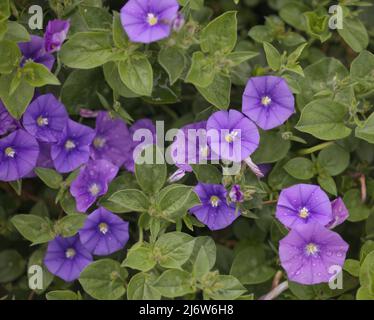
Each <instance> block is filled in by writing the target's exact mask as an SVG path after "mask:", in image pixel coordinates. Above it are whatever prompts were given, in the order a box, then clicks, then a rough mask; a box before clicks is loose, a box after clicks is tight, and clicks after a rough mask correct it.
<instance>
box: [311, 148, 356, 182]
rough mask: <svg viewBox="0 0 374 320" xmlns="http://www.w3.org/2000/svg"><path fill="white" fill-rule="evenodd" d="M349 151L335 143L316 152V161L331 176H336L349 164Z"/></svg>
mask: <svg viewBox="0 0 374 320" xmlns="http://www.w3.org/2000/svg"><path fill="white" fill-rule="evenodd" d="M349 158H350V157H349V152H347V151H346V150H345V149H343V148H342V147H340V146H339V145H337V144H333V145H331V146H329V147H327V148H325V149H323V150H322V151H321V152H320V153H319V154H318V163H319V164H320V166H321V167H322V168H323V169H324V170H326V171H327V173H329V174H330V175H331V176H337V175H339V174H340V173H342V172H343V171H344V170H345V169H347V167H348V165H349Z"/></svg>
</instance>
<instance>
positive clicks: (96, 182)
mask: <svg viewBox="0 0 374 320" xmlns="http://www.w3.org/2000/svg"><path fill="white" fill-rule="evenodd" d="M117 172H118V168H117V167H116V166H115V165H113V164H112V163H111V162H109V161H106V160H96V161H89V162H88V163H87V165H86V166H84V167H83V168H81V169H80V172H79V174H78V176H77V178H76V179H75V180H74V181H73V182H72V184H71V187H70V192H71V194H72V195H73V197H74V198H75V200H76V202H77V210H78V211H80V212H86V210H87V209H88V208H89V207H90V206H91V205H92V204H94V202H95V201H96V199H97V198H98V197H99V196H102V195H104V194H105V193H106V192H107V191H108V185H109V183H110V182H111V181H112V180H113V179H114V177H115V176H116V175H117Z"/></svg>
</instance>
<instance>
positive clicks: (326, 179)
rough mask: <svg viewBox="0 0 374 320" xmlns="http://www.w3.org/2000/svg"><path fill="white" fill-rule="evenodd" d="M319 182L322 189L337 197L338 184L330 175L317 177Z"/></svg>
mask: <svg viewBox="0 0 374 320" xmlns="http://www.w3.org/2000/svg"><path fill="white" fill-rule="evenodd" d="M317 181H318V184H319V185H320V186H321V187H322V189H324V190H326V191H327V192H328V193H330V194H332V195H334V196H337V194H338V190H337V188H336V183H335V181H334V179H333V178H332V177H331V176H329V175H328V174H320V175H319V176H318V177H317Z"/></svg>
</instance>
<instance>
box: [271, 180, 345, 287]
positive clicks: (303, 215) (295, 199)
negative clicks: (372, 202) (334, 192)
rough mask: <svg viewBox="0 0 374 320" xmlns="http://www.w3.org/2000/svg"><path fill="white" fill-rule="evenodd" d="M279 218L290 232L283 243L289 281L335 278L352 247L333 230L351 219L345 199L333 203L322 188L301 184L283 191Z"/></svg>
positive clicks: (281, 242) (281, 258) (280, 251)
mask: <svg viewBox="0 0 374 320" xmlns="http://www.w3.org/2000/svg"><path fill="white" fill-rule="evenodd" d="M276 217H277V218H278V220H279V221H280V222H282V223H283V224H284V226H286V227H287V228H289V229H290V232H289V234H288V235H287V236H286V237H285V238H283V239H282V240H281V241H280V243H279V257H280V261H281V264H282V266H283V268H284V269H285V270H286V272H287V275H288V279H289V280H292V281H295V282H298V283H302V284H307V285H310V284H317V283H322V282H329V281H331V280H332V279H334V277H335V276H336V274H335V273H336V268H335V267H336V266H338V267H340V268H341V267H342V266H343V264H344V260H345V256H346V253H347V251H348V244H347V243H346V242H345V241H344V240H343V239H342V238H341V237H340V235H339V234H338V233H336V232H333V231H331V230H330V229H332V228H334V227H335V226H337V225H339V224H341V223H342V222H343V221H345V220H346V219H347V218H348V210H347V208H346V207H345V205H344V203H343V200H342V199H341V198H337V199H335V200H334V201H332V202H330V200H329V198H328V197H327V195H326V193H325V192H324V191H322V190H321V188H320V187H319V186H317V185H311V184H297V185H294V186H292V187H289V188H287V189H284V190H283V191H282V192H281V194H280V196H279V200H278V204H277V209H276Z"/></svg>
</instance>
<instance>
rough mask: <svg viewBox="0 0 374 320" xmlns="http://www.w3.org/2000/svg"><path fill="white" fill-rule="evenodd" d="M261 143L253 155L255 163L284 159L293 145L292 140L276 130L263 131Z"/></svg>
mask: <svg viewBox="0 0 374 320" xmlns="http://www.w3.org/2000/svg"><path fill="white" fill-rule="evenodd" d="M260 140H261V143H260V145H259V147H258V148H257V150H256V151H255V152H254V153H253V155H252V156H251V158H252V160H253V161H254V162H255V163H273V162H277V161H279V160H281V159H283V158H284V157H285V156H286V155H287V153H288V151H289V150H290V147H291V142H290V141H289V140H285V139H283V138H282V134H281V133H280V132H276V131H261V132H260Z"/></svg>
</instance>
